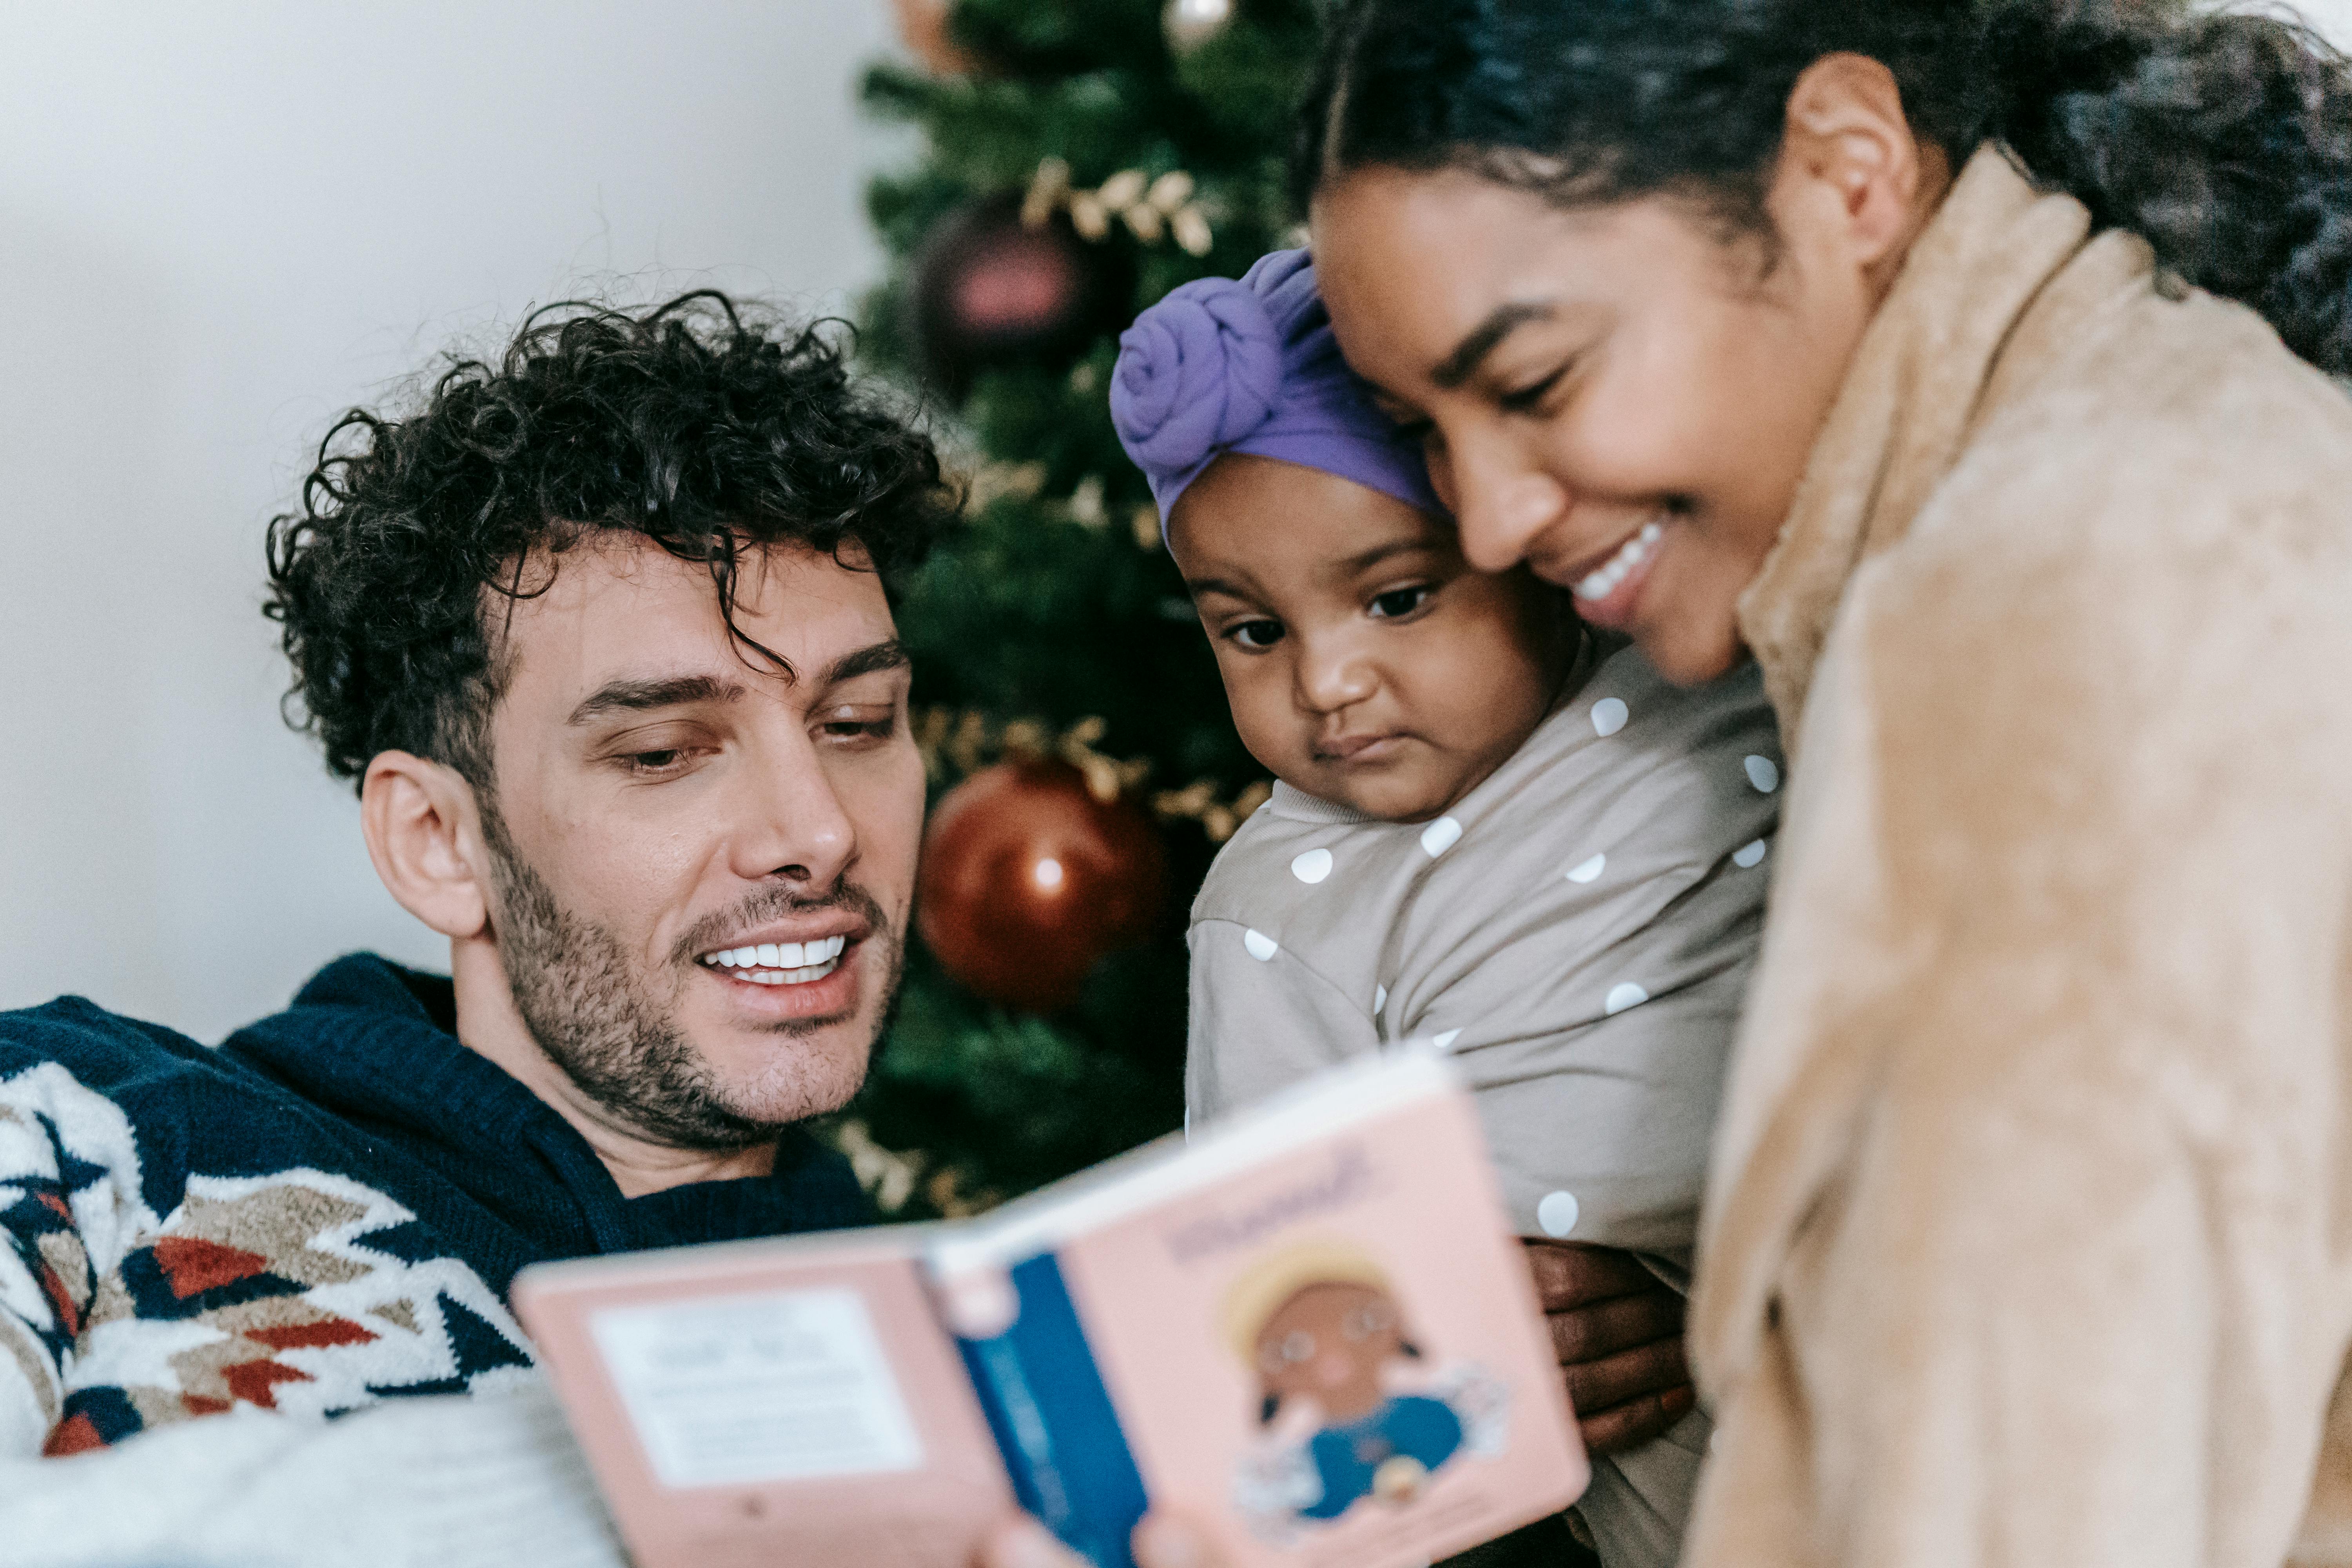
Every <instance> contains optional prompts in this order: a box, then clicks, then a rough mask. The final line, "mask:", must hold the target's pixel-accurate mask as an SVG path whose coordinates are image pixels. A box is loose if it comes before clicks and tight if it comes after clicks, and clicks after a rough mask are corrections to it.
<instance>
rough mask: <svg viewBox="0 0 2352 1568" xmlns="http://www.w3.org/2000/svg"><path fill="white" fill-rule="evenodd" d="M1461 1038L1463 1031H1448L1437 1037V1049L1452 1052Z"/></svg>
mask: <svg viewBox="0 0 2352 1568" xmlns="http://www.w3.org/2000/svg"><path fill="white" fill-rule="evenodd" d="M1461 1037H1462V1031H1461V1030H1459V1029H1448V1030H1446V1031H1445V1033H1444V1034H1442V1035H1440V1036H1438V1037H1437V1048H1438V1049H1439V1050H1441V1051H1450V1050H1452V1049H1453V1048H1454V1041H1456V1040H1458V1039H1460V1038H1461Z"/></svg>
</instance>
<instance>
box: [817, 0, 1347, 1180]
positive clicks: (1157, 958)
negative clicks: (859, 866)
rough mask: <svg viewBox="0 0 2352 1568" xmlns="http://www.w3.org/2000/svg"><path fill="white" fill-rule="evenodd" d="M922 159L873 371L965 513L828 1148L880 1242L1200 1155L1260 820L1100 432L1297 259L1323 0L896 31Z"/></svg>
mask: <svg viewBox="0 0 2352 1568" xmlns="http://www.w3.org/2000/svg"><path fill="white" fill-rule="evenodd" d="M898 9H899V13H900V16H901V20H902V24H903V28H904V31H905V33H906V36H907V39H908V44H909V45H910V46H911V47H912V49H913V51H914V53H915V55H916V57H917V58H918V59H919V61H920V62H921V67H922V68H919V69H916V68H906V67H903V66H898V65H880V66H877V67H875V68H873V69H872V70H871V71H870V72H869V73H868V74H867V76H866V80H865V83H864V99H865V102H866V106H867V108H868V109H869V110H870V111H872V112H874V113H877V114H878V115H881V116H884V117H887V118H889V119H894V120H898V121H906V122H909V123H912V124H914V125H916V126H919V128H920V129H921V130H922V132H924V135H925V142H926V149H925V153H924V154H923V156H922V158H921V159H920V161H919V163H918V164H917V165H916V166H915V167H913V168H912V169H910V170H908V171H906V172H904V173H899V174H890V175H887V176H885V177H883V178H881V179H878V180H877V181H876V182H875V183H874V184H873V186H872V188H871V190H870V193H869V196H868V205H869V208H870V211H871V214H872V216H873V219H874V221H875V223H876V224H877V226H878V228H879V230H880V232H881V234H882V237H883V238H884V241H885V243H886V245H887V247H888V250H889V252H890V254H891V257H892V258H893V265H892V268H891V272H890V275H889V277H888V279H887V281H886V282H885V283H884V284H883V285H882V286H881V287H880V288H879V289H877V291H876V292H875V293H874V295H873V296H872V297H871V299H870V300H868V301H867V303H866V309H865V310H864V312H863V315H864V320H863V321H862V323H861V327H862V330H861V332H860V335H859V336H860V350H861V353H862V354H863V356H864V357H865V358H866V362H867V363H868V364H869V365H870V366H871V367H873V368H875V369H877V370H878V371H879V372H881V373H882V374H887V375H888V376H891V377H893V378H895V379H898V380H899V381H900V382H901V383H902V384H905V385H907V386H908V387H909V388H910V389H919V395H921V397H922V399H923V401H924V403H925V405H927V406H928V407H929V409H930V410H931V412H932V414H933V416H934V423H935V425H936V426H937V427H938V428H939V430H940V434H941V436H942V438H943V445H944V447H946V449H947V451H948V453H949V457H950V466H951V467H953V468H956V469H957V470H958V471H959V472H960V473H961V475H962V476H963V477H964V479H965V482H966V485H967V488H968V491H969V504H968V516H967V520H966V521H965V522H964V523H963V524H962V525H961V527H960V529H959V530H958V531H956V532H955V533H954V534H953V535H952V536H951V537H950V538H949V539H948V540H947V541H946V542H944V544H943V546H942V548H941V549H940V552H938V554H937V556H936V558H935V559H934V560H933V561H932V563H930V564H929V566H928V567H927V568H926V569H925V571H924V572H923V573H922V574H920V576H919V578H918V579H917V580H916V581H915V582H913V583H912V584H910V585H909V586H908V589H907V591H906V593H905V594H904V595H903V597H902V598H901V601H900V604H899V607H898V620H899V628H900V634H901V636H902V637H904V638H905V640H906V642H907V643H908V647H910V649H911V650H912V652H913V654H914V658H915V668H916V670H917V676H916V683H915V697H914V701H915V708H916V714H915V721H916V728H917V733H918V736H919V739H920V740H921V742H922V743H923V746H924V751H925V756H926V760H927V762H928V763H929V765H930V769H931V782H932V790H933V801H934V807H933V817H932V829H931V834H930V837H929V841H928V843H927V850H926V864H925V868H924V874H923V885H922V903H921V907H920V909H919V928H918V940H916V941H914V942H910V944H909V952H908V965H907V974H906V983H905V987H904V990H903V993H902V1000H901V1005H900V1008H899V1011H898V1016H897V1017H896V1019H895V1021H894V1023H893V1025H892V1026H891V1029H890V1031H889V1034H888V1036H887V1038H886V1041H885V1043H884V1046H883V1048H882V1049H881V1050H880V1051H879V1052H878V1053H877V1059H876V1062H875V1065H874V1070H873V1073H872V1076H871V1078H870V1079H869V1082H868V1085H867V1088H866V1092H865V1093H864V1094H863V1095H862V1096H861V1098H860V1099H859V1100H858V1101H857V1102H856V1104H855V1105H853V1106H852V1107H851V1108H850V1110H849V1111H848V1112H847V1113H846V1114H845V1118H844V1119H843V1120H842V1121H841V1122H840V1123H839V1124H838V1126H837V1127H836V1130H835V1131H836V1136H837V1137H838V1138H839V1140H840V1141H841V1142H842V1143H843V1145H844V1146H845V1148H846V1149H847V1150H848V1151H849V1152H850V1153H851V1154H852V1157H853V1159H854V1160H855V1161H856V1163H857V1165H858V1166H859V1169H860V1173H861V1174H862V1175H863V1176H864V1177H865V1178H866V1182H867V1184H868V1185H869V1186H870V1187H871V1188H873V1189H874V1191H875V1193H876V1195H877V1198H878V1200H879V1201H880V1203H881V1205H882V1207H883V1208H884V1209H885V1211H886V1212H888V1213H891V1214H894V1215H898V1216H900V1217H917V1216H919V1215H930V1214H938V1213H949V1214H953V1213H962V1212H969V1211H970V1210H971V1209H974V1208H978V1207H984V1206H986V1205H988V1204H990V1203H992V1202H994V1201H998V1200H1000V1199H1002V1198H1003V1197H1007V1196H1010V1195H1013V1194H1016V1193H1019V1192H1022V1191H1024V1190H1026V1189H1028V1188H1030V1187H1033V1186H1035V1185H1037V1184H1040V1183H1042V1182H1045V1181H1048V1180H1051V1179H1053V1178H1054V1177H1055V1176H1059V1175H1062V1174H1064V1173H1067V1172H1069V1171H1072V1170H1076V1169H1077V1168H1079V1167H1080V1166H1083V1165H1086V1164H1089V1163H1093V1162H1095V1161H1097V1160H1099V1159H1102V1158H1104V1157H1106V1156H1108V1155H1110V1154H1113V1153H1116V1152H1118V1151H1120V1150H1122V1149H1126V1148H1129V1147H1131V1146H1132V1145H1134V1144H1136V1143H1138V1142H1142V1141H1144V1140H1145V1139H1148V1138H1150V1137H1153V1136H1156V1135H1158V1134H1160V1133H1162V1132H1166V1131H1170V1130H1171V1129H1172V1128H1174V1127H1175V1126H1176V1125H1177V1124H1178V1122H1179V1121H1180V1120H1181V1115H1182V1067H1183V1052H1184V1012H1185V999H1186V991H1185V971H1186V960H1185V951H1184V913H1185V906H1186V904H1187V903H1188V902H1189V899H1190V895H1191V892H1192V889H1194V888H1196V887H1197V886H1199V884H1200V880H1201V878H1202V874H1203V873H1204V872H1205V871H1206V869H1207V867H1208V862H1209V859H1210V858H1211V857H1212V856H1213V854H1214V853H1215V852H1216V849H1217V847H1218V845H1219V844H1221V843H1222V842H1223V840H1224V839H1225V838H1227V837H1230V836H1231V835H1232V833H1233V830H1234V826H1237V824H1238V823H1239V822H1240V821H1241V820H1242V819H1243V818H1244V817H1245V816H1247V815H1248V813H1249V812H1250V811H1251V810H1253V809H1255V805H1257V804H1258V803H1259V802H1261V801H1263V800H1264V799H1265V795H1266V791H1267V787H1268V786H1267V782H1266V780H1265V773H1264V770H1263V769H1262V768H1260V767H1259V766H1258V765H1257V764H1256V763H1255V762H1254V761H1253V760H1252V759H1251V758H1250V757H1249V755H1248V753H1247V752H1244V750H1243V749H1242V746H1241V744H1240V742H1239V741H1238V739H1237V738H1236V737H1235V735H1234V729H1233V724H1232V721H1231V718H1230V715H1229V714H1228V711H1227V710H1226V706H1225V700H1224V696H1223V689H1222V688H1221V687H1220V685H1219V683H1218V680H1217V675H1216V668H1215V664H1214V661H1213V657H1212V655H1211V653H1210V651H1209V647H1208V645H1207V642H1206V639H1205V638H1203V637H1202V634H1201V631H1200V627H1199V623H1198V622H1197V621H1196V620H1195V619H1194V616H1193V614H1192V605H1191V603H1190V601H1189V599H1188V598H1187V597H1186V595H1185V593H1184V589H1183V585H1182V583H1181V580H1180V579H1179V578H1178V576H1177V574H1176V572H1175V570H1174V568H1173V567H1172V566H1171V563H1169V560H1168V558H1167V556H1166V553H1165V552H1163V551H1162V550H1161V548H1160V534H1159V520H1158V515H1157V513H1156V512H1155V511H1154V510H1153V509H1152V506H1151V500H1150V493H1149V491H1148V490H1147V489H1145V486H1144V482H1143V479H1142V477H1141V475H1139V473H1137V472H1136V470H1135V469H1134V468H1132V467H1131V466H1130V465H1129V462H1128V461H1127V458H1126V456H1125V454H1124V453H1123V452H1122V451H1121V450H1120V448H1119V445H1118V438H1117V437H1116V436H1115V435H1114V434H1113V431H1112V428H1111V423H1110V416H1109V410H1108V387H1109V378H1110V375H1111V371H1112V366H1113V363H1114V361H1115V359H1116V356H1117V352H1118V349H1117V339H1118V332H1119V331H1121V330H1122V329H1123V328H1124V327H1125V326H1126V325H1127V324H1128V322H1129V321H1131V320H1132V319H1133V318H1134V316H1135V314H1136V312H1137V311H1139V310H1141V309H1143V308H1144V307H1145V306H1146V305H1149V304H1150V303H1151V302H1152V301H1153V300H1157V299H1158V298H1159V297H1160V295H1162V294H1164V293H1166V292H1167V291H1168V290H1169V289H1173V288H1175V287H1176V286H1178V285H1179V284H1181V283H1184V282H1187V281H1189V280H1191V279H1195V278H1199V277H1203V276H1210V275H1225V276H1237V275H1239V274H1240V273H1241V272H1243V271H1244V270H1245V269H1246V268H1248V266H1249V265H1250V264H1251V263H1252V262H1253V261H1255V259H1256V258H1258V257H1259V256H1260V255H1262V254H1264V253H1265V251H1266V250H1268V249H1272V248H1275V247H1277V246H1279V245H1281V244H1283V243H1285V242H1286V240H1290V241H1291V242H1293V243H1295V240H1293V239H1291V237H1292V236H1293V235H1294V234H1295V226H1296V222H1297V215H1296V214H1294V213H1292V212H1291V211H1290V210H1289V207H1288V204H1287V200H1286V192H1285V179H1284V159H1285V152H1286V147H1287V144H1288V141H1289V126H1290V111H1291V108H1292V105H1293V103H1294V102H1295V100H1296V99H1297V95H1298V92H1299V90H1300V89H1301V87H1302V86H1303V76H1304V72H1305V69H1306V67H1307V59H1308V57H1309V54H1310V51H1311V49H1312V47H1313V42H1314V35H1315V24H1316V18H1315V14H1314V9H1313V6H1312V5H1311V4H1310V3H1309V0H898Z"/></svg>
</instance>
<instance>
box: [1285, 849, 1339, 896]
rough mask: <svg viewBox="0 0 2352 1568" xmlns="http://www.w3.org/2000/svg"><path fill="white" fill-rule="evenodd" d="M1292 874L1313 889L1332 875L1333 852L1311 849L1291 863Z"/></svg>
mask: <svg viewBox="0 0 2352 1568" xmlns="http://www.w3.org/2000/svg"><path fill="white" fill-rule="evenodd" d="M1290 874H1291V875H1292V876H1294V877H1296V878H1297V879H1299V880H1300V881H1302V882H1304V883H1306V884H1307V886H1308V887H1310V888H1311V887H1313V886H1314V885H1315V884H1316V883H1318V882H1319V881H1321V880H1322V879H1324V878H1326V877H1328V876H1329V875H1330V874H1331V851H1329V850H1328V849H1309V850H1308V851H1307V853H1306V854H1304V855H1301V856H1300V857H1299V858H1297V859H1296V860H1293V861H1292V862H1291V863H1290Z"/></svg>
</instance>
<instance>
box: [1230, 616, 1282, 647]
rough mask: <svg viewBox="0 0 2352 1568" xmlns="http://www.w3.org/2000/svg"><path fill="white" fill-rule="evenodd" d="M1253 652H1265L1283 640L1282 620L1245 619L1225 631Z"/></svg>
mask: <svg viewBox="0 0 2352 1568" xmlns="http://www.w3.org/2000/svg"><path fill="white" fill-rule="evenodd" d="M1225 635H1226V636H1227V637H1231V638H1233V639H1234V641H1235V642H1237V643H1239V644H1241V645H1242V647H1245V648H1247V649H1249V650H1250V651H1251V652H1252V653H1263V652H1265V650H1266V649H1267V648H1270V647H1273V646H1274V645H1275V644H1276V643H1278V642H1280V641H1281V640H1282V623H1281V622H1280V621H1244V622H1243V623H1242V624H1241V625H1240V626H1234V628H1232V629H1231V630H1229V631H1228V632H1226V633H1225Z"/></svg>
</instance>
